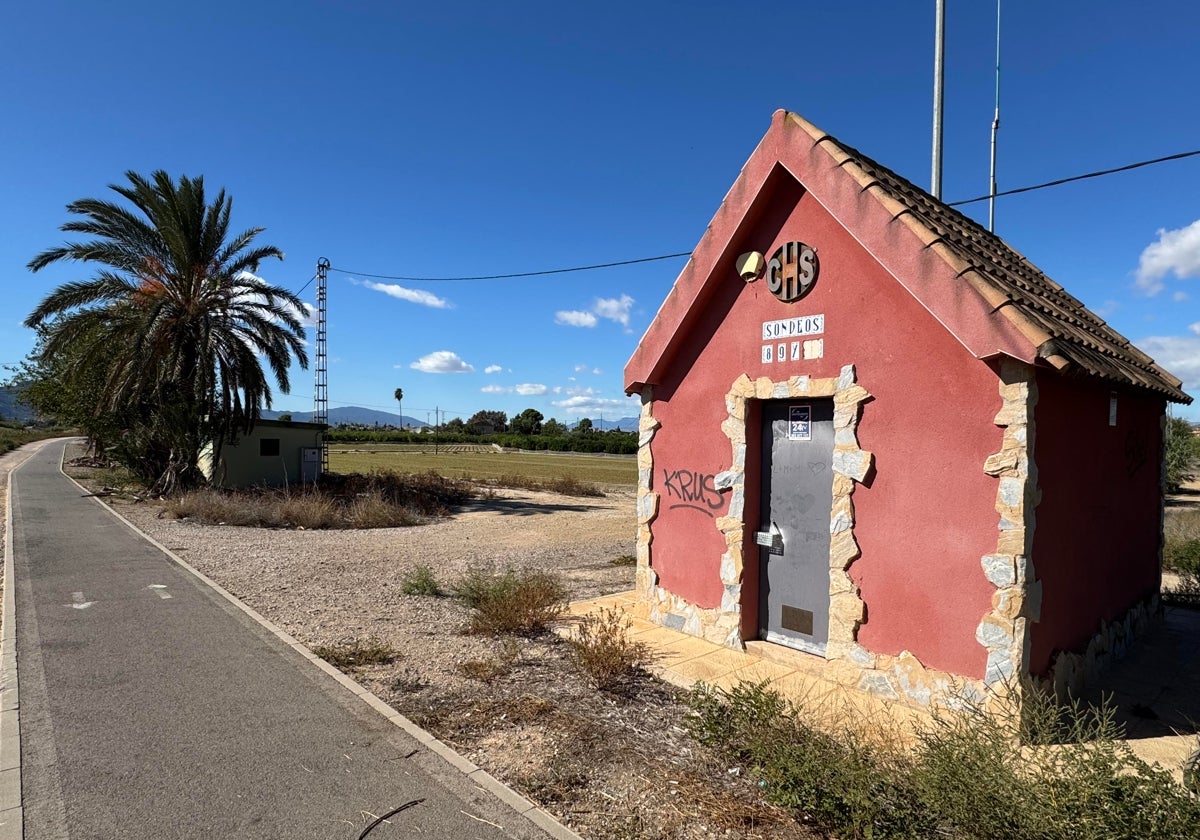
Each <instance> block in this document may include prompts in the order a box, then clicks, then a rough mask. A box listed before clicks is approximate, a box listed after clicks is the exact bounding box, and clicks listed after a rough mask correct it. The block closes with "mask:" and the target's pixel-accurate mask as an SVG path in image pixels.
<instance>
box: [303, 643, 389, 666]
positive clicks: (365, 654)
mask: <svg viewBox="0 0 1200 840" xmlns="http://www.w3.org/2000/svg"><path fill="white" fill-rule="evenodd" d="M312 651H313V653H315V654H316V655H317V656H319V657H321V658H322V659H324V660H325V661H326V662H328V663H329V664H330V665H332V666H333V667H335V668H337V669H338V670H339V671H346V672H352V671H354V670H355V669H356V668H361V667H362V666H364V665H390V664H391V663H393V662H395V661H396V660H397V659H399V658H400V654H399V652H398V651H396V650H395V649H394V648H392V646H391V645H389V644H387V643H386V642H383V641H380V640H379V639H377V638H375V637H374V636H371V637H369V638H367V639H353V640H351V641H349V642H344V643H342V644H338V645H317V646H316V647H314V648H313V649H312Z"/></svg>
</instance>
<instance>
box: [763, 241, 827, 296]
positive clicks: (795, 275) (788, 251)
mask: <svg viewBox="0 0 1200 840" xmlns="http://www.w3.org/2000/svg"><path fill="white" fill-rule="evenodd" d="M819 270H820V265H819V263H818V262H817V252H816V251H814V250H813V249H812V248H811V247H809V246H808V245H805V244H804V243H803V242H785V243H783V244H782V245H780V246H779V250H778V251H776V252H775V253H774V254H773V255H772V256H771V261H770V262H769V263H767V288H768V289H769V290H770V291H771V294H773V295H775V297H777V298H779V299H780V300H781V301H783V302H784V303H791V302H792V301H794V300H800V298H802V297H804V296H805V295H806V294H808V293H809V292H810V291H812V287H813V286H815V285H816V283H817V272H818V271H819Z"/></svg>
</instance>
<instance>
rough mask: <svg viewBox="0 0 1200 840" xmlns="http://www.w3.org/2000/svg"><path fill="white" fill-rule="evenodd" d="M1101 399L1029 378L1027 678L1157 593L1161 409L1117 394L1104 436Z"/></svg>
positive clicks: (1149, 400) (1151, 400)
mask: <svg viewBox="0 0 1200 840" xmlns="http://www.w3.org/2000/svg"><path fill="white" fill-rule="evenodd" d="M1109 394H1110V390H1109V389H1108V388H1107V387H1105V386H1103V385H1100V386H1097V385H1094V384H1089V383H1087V382H1084V381H1080V380H1070V379H1067V378H1065V377H1062V376H1059V375H1057V374H1054V373H1051V372H1040V373H1039V375H1038V403H1037V407H1036V409H1035V414H1034V417H1035V421H1036V427H1035V428H1036V432H1035V442H1034V447H1035V452H1034V455H1035V459H1036V461H1037V470H1038V487H1039V488H1040V489H1041V491H1042V499H1041V502H1040V503H1039V504H1038V507H1037V525H1036V528H1035V530H1034V538H1033V562H1034V568H1035V574H1036V576H1037V578H1038V579H1039V580H1041V582H1042V619H1041V620H1040V621H1039V622H1036V623H1033V624H1032V625H1031V633H1032V645H1031V652H1032V660H1031V663H1030V669H1031V671H1032V672H1033V673H1035V674H1043V673H1045V672H1046V670H1047V669H1048V668H1049V666H1050V664H1051V661H1052V659H1051V658H1052V656H1053V654H1054V652H1055V651H1057V650H1079V649H1081V647H1082V646H1084V645H1086V643H1087V641H1088V640H1089V639H1090V638H1091V637H1092V636H1093V635H1094V634H1095V633H1096V632H1097V631H1098V630H1099V629H1100V622H1101V621H1102V620H1109V619H1113V618H1116V617H1117V616H1119V615H1121V614H1122V613H1123V612H1125V611H1126V610H1127V609H1128V608H1129V607H1131V606H1132V605H1133V604H1135V603H1137V602H1138V601H1139V600H1141V599H1142V598H1145V597H1147V596H1148V595H1150V594H1152V593H1154V592H1156V591H1158V586H1159V543H1160V539H1161V536H1160V535H1161V521H1160V508H1159V505H1160V500H1161V493H1160V490H1159V487H1160V470H1161V467H1160V457H1161V455H1160V453H1161V446H1162V426H1161V418H1162V416H1163V413H1164V411H1165V405H1164V403H1163V400H1162V399H1159V398H1156V397H1151V396H1144V395H1135V394H1130V393H1126V392H1122V393H1120V394H1119V395H1118V397H1117V425H1116V426H1115V427H1114V426H1109V424H1108V416H1109V413H1108V408H1109Z"/></svg>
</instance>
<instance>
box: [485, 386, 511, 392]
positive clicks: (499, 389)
mask: <svg viewBox="0 0 1200 840" xmlns="http://www.w3.org/2000/svg"><path fill="white" fill-rule="evenodd" d="M479 390H480V391H482V392H483V393H485V394H507V393H508V392H509V391H511V390H512V389H511V388H505V387H504V386H503V385H484V386H483V387H482V388H480V389H479Z"/></svg>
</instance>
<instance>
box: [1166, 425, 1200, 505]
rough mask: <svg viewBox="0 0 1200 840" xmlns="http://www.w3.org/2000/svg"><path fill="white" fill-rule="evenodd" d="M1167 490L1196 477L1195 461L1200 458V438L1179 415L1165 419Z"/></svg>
mask: <svg viewBox="0 0 1200 840" xmlns="http://www.w3.org/2000/svg"><path fill="white" fill-rule="evenodd" d="M1164 457H1165V459H1166V470H1167V492H1168V493H1178V492H1179V489H1180V488H1181V487H1182V486H1183V485H1184V484H1185V483H1187V482H1189V481H1191V480H1192V479H1193V478H1195V477H1196V473H1195V466H1196V461H1197V460H1198V459H1200V438H1197V437H1196V436H1195V435H1193V434H1192V424H1191V423H1189V422H1188V421H1186V420H1184V419H1183V418H1181V417H1171V418H1168V420H1167V440H1166V451H1165V455H1164Z"/></svg>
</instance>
